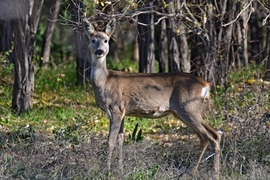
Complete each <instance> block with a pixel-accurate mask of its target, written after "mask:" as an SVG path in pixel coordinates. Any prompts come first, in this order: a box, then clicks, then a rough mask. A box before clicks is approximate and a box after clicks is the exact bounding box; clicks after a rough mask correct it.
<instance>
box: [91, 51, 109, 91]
mask: <svg viewBox="0 0 270 180" xmlns="http://www.w3.org/2000/svg"><path fill="white" fill-rule="evenodd" d="M107 77H108V70H107V67H106V56H103V57H101V58H98V59H97V58H96V57H93V56H92V69H91V83H92V85H93V86H95V87H102V86H103V85H104V84H105V83H106V81H107Z"/></svg>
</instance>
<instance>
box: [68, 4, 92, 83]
mask: <svg viewBox="0 0 270 180" xmlns="http://www.w3.org/2000/svg"><path fill="white" fill-rule="evenodd" d="M70 4H71V12H72V14H71V16H72V20H73V21H74V22H81V21H82V19H81V18H82V15H83V13H84V5H83V2H82V0H70ZM75 39H76V42H75V46H76V77H77V84H79V85H85V82H86V79H89V80H90V57H91V56H90V50H89V48H88V46H89V39H88V37H87V35H86V34H85V33H81V32H76V34H75Z"/></svg>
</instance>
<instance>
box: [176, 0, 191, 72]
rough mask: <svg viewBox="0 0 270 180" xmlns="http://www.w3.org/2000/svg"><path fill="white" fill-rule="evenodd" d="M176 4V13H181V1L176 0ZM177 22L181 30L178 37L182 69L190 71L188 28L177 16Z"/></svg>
mask: <svg viewBox="0 0 270 180" xmlns="http://www.w3.org/2000/svg"><path fill="white" fill-rule="evenodd" d="M175 4H176V6H175V7H176V13H180V11H181V9H180V1H179V0H176V1H175ZM176 20H177V23H178V25H179V26H178V28H179V29H178V31H179V33H178V34H179V38H178V42H179V50H180V57H181V59H180V62H181V70H182V71H183V72H187V73H189V72H190V61H189V59H188V43H187V37H186V29H185V26H184V23H183V22H182V19H180V18H177V19H176Z"/></svg>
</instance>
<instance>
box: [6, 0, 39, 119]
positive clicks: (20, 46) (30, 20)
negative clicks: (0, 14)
mask: <svg viewBox="0 0 270 180" xmlns="http://www.w3.org/2000/svg"><path fill="white" fill-rule="evenodd" d="M42 4H43V0H40V1H35V0H16V1H13V4H12V6H9V8H10V10H11V9H12V11H13V12H14V17H13V20H12V29H13V33H14V56H15V58H14V60H15V61H14V65H15V66H14V67H15V77H14V86H13V97H12V109H13V110H14V111H15V112H16V113H17V114H20V113H21V112H23V111H25V110H28V109H31V108H32V107H33V100H32V95H33V91H34V65H33V62H32V55H33V52H34V47H35V42H36V36H35V35H36V31H37V27H38V22H39V17H40V12H41V7H42Z"/></svg>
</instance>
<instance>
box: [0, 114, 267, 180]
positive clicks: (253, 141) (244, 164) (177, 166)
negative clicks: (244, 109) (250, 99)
mask: <svg viewBox="0 0 270 180" xmlns="http://www.w3.org/2000/svg"><path fill="white" fill-rule="evenodd" d="M257 120H258V119H254V120H253V121H249V123H248V124H245V125H244V126H243V125H240V122H241V119H240V118H237V117H235V119H231V121H232V122H235V126H234V127H233V128H235V129H234V130H230V131H227V132H225V133H224V134H223V137H222V143H221V147H222V154H221V163H222V164H221V179H256V180H257V179H270V169H269V164H270V146H269V144H270V138H269V134H270V131H269V127H266V126H256V125H255V124H257ZM238 123H239V124H238ZM262 123H264V121H262ZM241 124H242V123H241ZM236 126H237V127H236ZM236 129H238V131H235V130H236ZM249 132H250V133H249ZM175 133H176V134H178V133H182V134H185V138H183V139H182V140H174V139H173V137H175V136H174V135H175V134H168V135H166V136H163V139H160V136H159V135H158V134H159V133H156V135H145V139H144V140H142V141H139V142H136V143H126V144H125V145H124V149H123V152H124V177H123V179H177V176H178V175H179V174H181V173H182V172H185V171H186V169H187V168H189V167H190V166H192V165H194V163H195V162H196V159H197V157H198V156H199V150H200V146H199V141H198V138H194V137H195V136H194V134H193V133H192V132H189V131H188V130H187V129H186V128H181V129H180V130H179V131H178V132H175ZM45 134H46V133H42V132H34V131H32V130H31V128H29V127H28V128H24V131H22V130H21V131H20V133H19V132H14V133H11V134H5V133H2V135H1V150H0V153H1V156H0V178H1V179H44V180H45V179H120V178H122V177H119V172H118V170H117V167H118V164H117V149H116V150H115V152H114V158H115V161H113V164H112V167H113V172H111V173H110V174H108V173H107V169H106V152H105V150H106V148H107V144H106V140H107V137H106V136H104V135H100V134H96V133H90V134H87V133H85V134H84V135H82V136H83V137H82V138H81V141H80V142H71V141H69V140H68V139H66V140H63V139H62V138H57V136H48V135H45ZM150 136H151V138H150ZM167 136H169V139H170V140H171V141H169V142H168V141H166V139H167V138H168V137H167ZM165 137H166V138H165ZM211 153H212V152H211V150H208V151H207V152H206V156H207V155H209V154H211ZM212 165H213V164H212V158H210V159H209V160H207V161H206V162H204V163H202V164H201V165H200V167H199V171H198V174H197V175H196V177H191V176H190V175H189V174H188V173H184V175H183V176H181V177H179V179H211V178H212V174H211V173H212V172H213V171H212Z"/></svg>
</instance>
